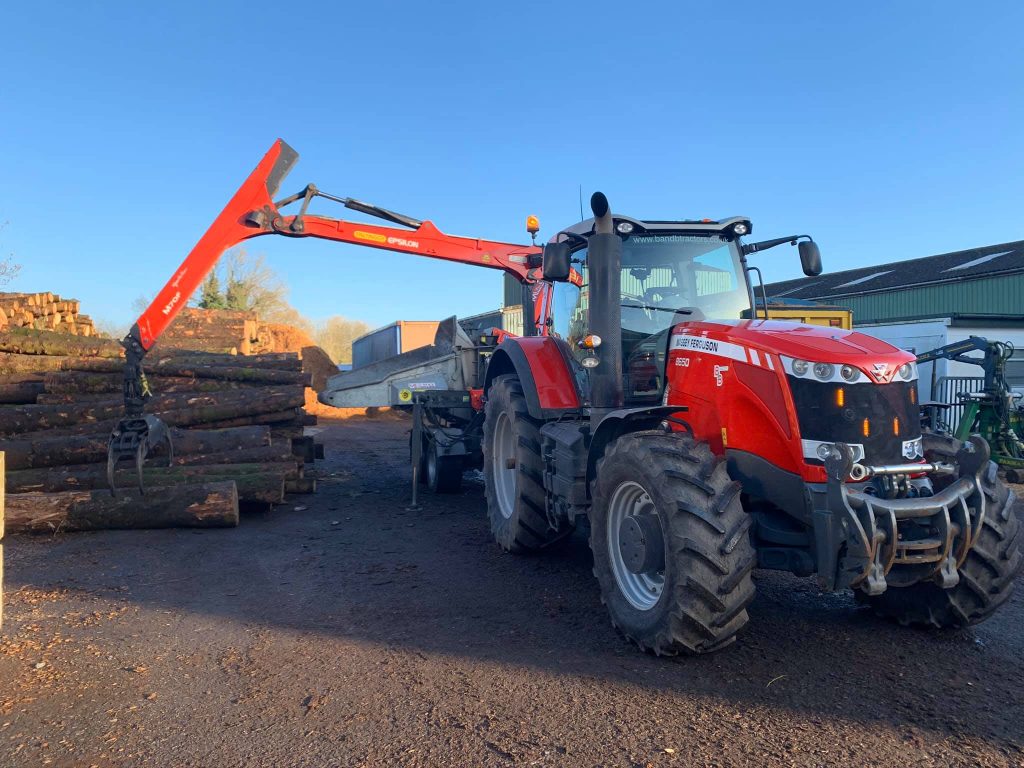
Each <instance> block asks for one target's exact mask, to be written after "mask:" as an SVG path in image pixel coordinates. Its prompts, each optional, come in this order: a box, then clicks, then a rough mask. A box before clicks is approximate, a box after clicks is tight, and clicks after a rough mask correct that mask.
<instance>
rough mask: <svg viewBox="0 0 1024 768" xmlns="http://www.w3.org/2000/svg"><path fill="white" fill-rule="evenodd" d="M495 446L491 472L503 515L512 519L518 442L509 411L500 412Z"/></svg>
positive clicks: (496, 426) (496, 424)
mask: <svg viewBox="0 0 1024 768" xmlns="http://www.w3.org/2000/svg"><path fill="white" fill-rule="evenodd" d="M493 447H494V450H493V451H492V454H493V455H492V458H491V474H492V475H493V477H494V495H495V496H496V497H497V499H498V509H499V510H500V511H501V516H502V517H504V518H505V519H506V520H510V519H511V518H512V512H513V510H514V509H515V502H516V462H515V459H516V443H515V433H514V432H513V430H512V420H511V419H510V418H509V417H508V414H507V413H499V414H498V419H497V421H496V422H495V424H494V446H493Z"/></svg>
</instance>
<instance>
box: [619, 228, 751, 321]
mask: <svg viewBox="0 0 1024 768" xmlns="http://www.w3.org/2000/svg"><path fill="white" fill-rule="evenodd" d="M742 269H743V267H742V265H741V264H740V256H739V249H738V247H737V246H736V244H735V242H729V241H727V240H726V239H725V238H723V237H718V236H711V237H709V236H707V235H637V236H635V237H630V238H628V239H626V240H625V241H624V242H623V243H622V330H623V332H625V333H629V332H634V333H637V334H640V335H643V336H650V335H652V334H655V333H659V332H660V331H663V330H665V329H667V328H669V327H670V326H671V325H672V319H673V317H674V316H675V314H676V312H677V311H678V312H680V313H682V314H683V315H685V318H680V319H679V320H677V322H681V321H682V320H684V319H685V320H703V319H716V320H736V319H739V317H740V313H741V312H743V311H744V310H749V309H750V297H749V295H748V294H747V284H746V281H745V280H744V279H743V272H742Z"/></svg>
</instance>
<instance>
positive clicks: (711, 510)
mask: <svg viewBox="0 0 1024 768" xmlns="http://www.w3.org/2000/svg"><path fill="white" fill-rule="evenodd" d="M590 518H591V519H590V547H591V549H592V550H593V555H594V575H595V576H596V577H597V580H598V583H599V584H600V587H601V599H602V601H603V602H604V603H605V605H606V606H607V607H608V611H609V613H610V614H611V619H612V624H614V625H615V626H616V627H617V628H618V629H619V631H621V632H622V633H623V634H624V635H625V636H626V637H627V638H628V639H629V640H632V641H633V642H634V643H636V644H637V645H638V646H640V647H641V648H642V649H644V650H647V651H651V652H653V653H656V654H658V655H675V654H679V653H686V654H699V653H707V652H709V651H716V650H718V649H720V648H723V647H725V646H727V645H729V644H730V643H732V642H733V640H735V639H736V634H737V633H738V632H739V631H740V629H742V628H743V626H744V625H745V624H746V623H747V605H748V604H749V603H750V601H751V600H752V599H753V597H754V584H753V581H752V580H751V577H750V573H751V571H752V570H753V567H754V561H755V555H754V548H753V545H752V544H751V542H750V535H749V531H750V525H751V518H750V516H749V515H748V514H747V513H746V512H745V511H744V510H743V507H742V506H741V504H740V485H739V483H735V482H732V481H731V480H730V479H729V476H728V474H727V473H726V469H725V464H724V463H723V462H722V461H721V460H720V459H718V458H716V457H715V456H714V454H712V452H711V450H710V449H709V448H708V446H707V445H705V444H703V443H698V442H696V441H694V440H693V439H692V438H690V437H688V436H685V435H682V434H679V433H665V432H654V431H651V432H638V433H635V434H630V435H625V436H623V437H620V438H619V439H617V440H616V441H615V442H613V443H612V444H611V445H610V446H609V447H608V449H607V450H606V451H605V454H604V456H603V457H602V458H601V460H600V461H599V462H598V464H597V479H596V481H595V483H594V497H593V506H592V508H591V515H590Z"/></svg>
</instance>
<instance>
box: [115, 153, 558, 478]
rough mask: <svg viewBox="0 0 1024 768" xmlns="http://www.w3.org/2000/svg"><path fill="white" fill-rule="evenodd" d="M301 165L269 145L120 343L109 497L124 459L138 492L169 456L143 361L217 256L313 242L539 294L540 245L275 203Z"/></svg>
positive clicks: (388, 215)
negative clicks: (500, 275)
mask: <svg viewBox="0 0 1024 768" xmlns="http://www.w3.org/2000/svg"><path fill="white" fill-rule="evenodd" d="M298 159H299V156H298V153H297V152H295V150H293V149H292V148H291V147H289V146H288V145H287V144H286V143H285V142H284V141H282V140H281V139H278V140H277V141H276V142H274V145H273V146H272V147H271V148H270V150H269V151H268V152H267V154H266V155H264V156H263V159H262V160H260V162H259V165H257V166H256V168H255V169H254V170H253V172H252V173H250V174H249V177H248V178H247V179H246V180H245V181H244V182H243V183H242V186H241V187H239V188H238V191H237V192H235V194H234V196H233V197H232V198H231V200H230V201H229V202H228V204H227V205H226V206H225V207H224V210H222V211H221V212H220V215H219V216H217V218H216V219H214V221H213V223H212V224H211V225H210V227H209V229H207V230H206V232H205V233H204V234H203V236H202V237H201V238H199V242H198V243H196V244H195V246H194V247H193V248H192V250H191V251H190V252H189V254H188V256H186V257H185V260H184V261H183V262H182V263H181V266H180V267H178V269H177V270H176V271H175V272H174V275H173V276H172V277H171V279H170V280H168V281H167V284H166V285H165V286H164V287H163V288H162V289H161V290H160V292H159V293H158V294H157V295H156V298H155V299H154V300H153V303H152V304H150V305H149V307H147V308H146V310H145V311H144V312H143V313H142V314H141V315H140V316H139V318H138V320H137V321H136V322H135V325H133V326H132V329H131V331H129V333H128V335H127V336H125V338H124V340H123V341H122V342H121V343H122V344H123V345H124V348H125V370H124V404H125V415H124V418H123V419H122V420H121V422H120V423H119V424H118V425H117V427H116V428H115V429H114V431H113V433H112V434H111V437H110V444H109V451H108V456H107V460H108V461H107V469H108V476H109V481H110V486H111V490H112V491H113V489H114V481H113V477H114V468H115V466H116V465H117V463H118V462H119V461H120V460H121V459H123V458H133V459H134V460H135V463H136V467H137V469H138V474H139V489H140V491H141V490H142V464H143V462H144V461H145V458H146V456H147V454H148V453H149V451H150V449H151V448H153V447H155V446H157V445H158V444H160V443H164V442H166V443H167V444H168V450H170V437H169V432H168V430H167V428H166V426H165V425H164V424H163V423H162V422H161V421H160V420H159V419H157V418H155V417H154V416H151V415H146V414H145V412H144V411H145V403H146V400H147V399H149V397H150V396H151V393H150V390H149V385H148V383H147V381H146V376H145V372H144V371H143V368H142V361H143V359H144V358H145V356H146V353H147V352H149V350H150V349H152V348H153V345H154V344H156V342H157V340H158V339H159V338H160V336H161V334H162V333H163V332H164V331H165V330H166V329H167V327H168V326H169V325H170V324H171V323H172V322H173V321H174V318H175V317H177V316H178V314H179V313H180V312H181V310H182V309H184V307H185V305H186V304H187V303H188V300H189V297H191V296H192V294H193V293H195V291H196V289H197V288H199V286H200V285H201V284H202V282H203V281H204V280H205V279H206V277H207V275H209V273H210V271H211V270H212V269H213V267H214V266H215V265H216V263H217V260H218V259H219V258H220V256H221V254H223V253H224V251H226V250H227V249H228V248H230V247H232V246H234V245H238V244H239V243H241V242H244V241H246V240H250V239H252V238H254V237H260V236H262V235H274V234H277V235H285V236H286V237H316V238H320V239H324V240H333V241H335V242H341V243H350V244H352V245H363V246H367V247H370V248H378V249H383V250H388V251H397V252H400V253H411V254H416V255H419V256H426V257H428V258H434V259H443V260H445V261H453V262H458V263H462V264H475V265H477V266H480V267H489V268H491V269H500V270H503V271H504V272H506V273H507V274H511V275H513V276H514V277H515V278H516V279H517V280H519V282H521V283H524V284H529V285H534V286H537V287H542V286H541V285H540V281H539V279H538V278H537V277H536V273H537V271H538V268H539V267H540V265H541V257H540V254H541V249H540V248H538V247H537V246H528V245H516V244H514V243H501V242H492V241H489V240H480V239H476V238H469V237H456V236H453V235H446V234H444V233H443V232H441V231H440V230H439V229H438V228H437V227H435V226H434V225H433V224H432V223H430V222H429V221H420V220H418V219H414V218H412V217H409V216H404V215H402V214H398V213H395V212H393V211H389V210H387V209H384V208H379V207H377V206H374V205H370V204H368V203H363V202H360V201H358V200H354V199H352V198H344V197H336V196H334V195H329V194H326V193H323V192H321V191H320V190H319V189H317V188H316V187H315V186H314V185H312V184H309V185H307V186H306V187H305V188H304V189H303V190H302V191H300V192H299V193H297V194H294V195H291V196H289V197H285V198H283V199H281V200H278V201H277V202H275V201H274V196H275V195H276V194H277V192H278V188H279V187H280V186H281V182H282V181H283V180H284V178H285V176H287V175H288V173H289V171H291V169H292V167H293V166H294V165H295V163H296V161H297V160H298ZM314 197H323V198H325V199H327V200H332V201H334V202H336V203H340V204H341V205H343V206H345V207H346V208H349V209H350V210H355V211H359V212H361V213H364V214H369V215H371V216H376V217H377V218H379V219H383V220H385V221H388V222H391V223H393V224H397V225H400V227H401V228H398V227H389V226H381V225H378V224H360V223H353V222H349V221H344V220H341V219H334V218H330V217H326V216H317V215H312V214H308V213H307V211H308V208H309V204H310V202H311V201H312V200H313V198H314ZM293 203H301V207H300V209H299V211H298V212H297V213H295V214H289V215H284V214H282V213H281V209H282V208H284V207H286V206H289V205H292V204H293ZM547 285H548V284H544V286H547ZM534 321H535V322H536V323H537V324H538V327H540V326H541V325H542V323H541V318H540V317H537V316H536V315H535V317H534Z"/></svg>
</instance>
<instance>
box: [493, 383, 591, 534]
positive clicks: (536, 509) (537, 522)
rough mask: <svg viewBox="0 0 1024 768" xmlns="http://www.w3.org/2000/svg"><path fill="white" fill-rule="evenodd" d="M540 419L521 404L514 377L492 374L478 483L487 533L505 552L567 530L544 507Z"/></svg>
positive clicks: (568, 530)
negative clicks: (482, 489) (483, 493)
mask: <svg viewBox="0 0 1024 768" xmlns="http://www.w3.org/2000/svg"><path fill="white" fill-rule="evenodd" d="M540 427H541V422H540V421H538V420H536V419H534V418H532V417H531V416H530V413H529V411H528V410H527V407H526V398H525V396H524V395H523V386H522V384H521V383H520V382H519V377H517V376H515V375H510V374H506V375H504V376H498V377H497V378H496V379H495V380H494V383H493V384H492V385H491V388H490V389H489V390H488V392H487V405H486V407H485V412H484V430H483V432H484V435H483V437H484V439H483V445H482V449H483V455H484V487H485V490H486V496H487V516H488V518H489V519H490V523H491V533H492V534H493V535H494V540H495V541H497V542H498V544H499V545H500V546H501V548H502V549H504V550H505V551H506V552H514V553H522V552H532V551H536V550H539V549H543V548H544V547H547V546H549V545H551V544H554V543H555V542H556V541H560V540H562V539H564V538H565V537H566V536H568V535H569V534H570V533H572V531H573V526H572V525H571V524H570V523H569V522H568V521H559V523H558V525H557V527H552V525H551V523H550V522H549V520H548V516H547V513H546V511H545V508H546V507H545V494H544V461H543V459H542V458H541V453H540Z"/></svg>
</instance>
